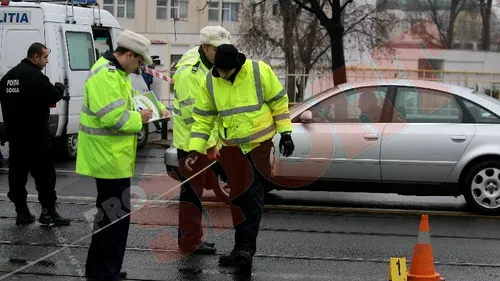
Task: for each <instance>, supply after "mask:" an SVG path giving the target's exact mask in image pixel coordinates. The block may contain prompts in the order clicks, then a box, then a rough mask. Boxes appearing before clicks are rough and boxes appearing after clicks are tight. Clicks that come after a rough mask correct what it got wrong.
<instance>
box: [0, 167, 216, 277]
mask: <svg viewBox="0 0 500 281" xmlns="http://www.w3.org/2000/svg"><path fill="white" fill-rule="evenodd" d="M215 162H216V161H214V162H212V163H211V164H210V165H208V166H206V167H205V168H203V169H202V170H200V171H199V172H197V173H196V174H194V175H192V176H191V177H189V178H188V179H186V180H185V181H183V182H181V183H179V184H178V185H176V186H175V187H174V188H172V189H171V190H169V191H167V192H165V193H163V194H162V195H160V196H159V197H158V198H162V197H163V196H165V195H167V194H169V193H170V192H172V191H174V190H175V189H176V188H177V187H179V186H181V185H183V184H185V183H186V182H188V181H190V180H191V179H192V178H194V177H196V176H197V175H199V174H200V173H201V172H203V171H205V170H206V169H208V168H210V167H211V166H212V165H213V164H215ZM147 201H148V202H153V201H155V200H147ZM146 206H147V204H145V205H142V206H140V207H139V208H137V209H136V210H134V211H132V212H129V213H127V214H126V215H124V216H123V217H121V218H119V219H117V220H115V221H113V222H111V223H110V224H108V225H106V226H105V227H103V228H100V229H99V230H97V231H95V232H92V233H90V234H89V235H87V236H84V237H83V238H80V239H78V240H77V241H75V242H73V243H71V244H69V245H65V246H64V247H62V248H61V249H59V250H57V251H55V252H53V253H50V254H48V255H46V256H43V257H41V258H39V259H37V260H35V261H33V262H31V263H29V264H27V265H25V266H22V267H20V268H18V269H16V270H14V271H12V272H9V273H7V274H5V275H4V276H2V277H0V280H3V279H5V278H7V277H9V276H12V275H14V274H16V273H18V272H19V271H21V270H24V269H26V268H28V267H30V266H33V265H35V264H37V263H39V262H41V261H43V260H44V259H47V258H50V257H51V256H53V255H55V254H57V253H59V252H61V251H62V250H64V249H66V248H68V247H69V246H74V245H75V244H76V243H78V242H80V241H83V240H85V239H87V238H89V237H90V236H92V235H94V234H97V233H99V232H100V231H102V230H104V229H106V228H108V227H110V226H112V225H113V224H115V223H117V222H119V221H120V220H122V219H124V218H126V217H128V216H130V215H132V213H134V212H137V211H139V210H140V209H142V208H144V207H146Z"/></svg>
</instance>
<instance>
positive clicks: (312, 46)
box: [239, 0, 329, 100]
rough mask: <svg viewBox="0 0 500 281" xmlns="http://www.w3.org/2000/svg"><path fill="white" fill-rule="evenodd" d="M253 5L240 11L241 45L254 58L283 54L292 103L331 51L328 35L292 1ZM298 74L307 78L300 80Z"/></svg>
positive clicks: (316, 20) (275, 0) (275, 1)
mask: <svg viewBox="0 0 500 281" xmlns="http://www.w3.org/2000/svg"><path fill="white" fill-rule="evenodd" d="M250 2H251V3H250V4H249V5H245V6H244V8H243V9H242V10H241V11H240V16H241V18H242V21H241V25H240V28H239V29H240V33H241V34H242V36H241V39H240V42H239V43H240V45H242V46H245V49H246V50H247V53H249V54H251V55H257V56H272V55H273V54H275V55H276V56H281V55H282V54H284V57H285V66H286V72H287V74H288V76H287V79H286V80H287V86H286V87H287V92H288V94H289V95H290V96H291V100H301V99H302V98H303V94H304V93H303V90H304V88H305V84H307V80H308V79H307V74H309V73H310V71H311V69H312V68H313V67H314V66H315V65H316V64H317V63H318V62H322V58H324V57H325V53H326V52H327V51H328V50H329V40H327V36H328V34H327V33H326V31H325V29H324V28H322V27H321V26H320V24H319V21H318V19H317V18H316V17H314V16H312V15H310V14H309V13H305V12H303V10H302V8H301V7H300V6H298V5H296V4H293V3H292V2H291V1H290V0H274V1H273V0H268V1H265V0H264V1H261V2H257V3H255V2H253V1H250ZM297 72H303V73H304V74H305V75H304V76H301V77H297V76H296V73H297ZM292 97H294V98H292Z"/></svg>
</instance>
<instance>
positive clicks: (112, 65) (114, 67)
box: [108, 62, 116, 72]
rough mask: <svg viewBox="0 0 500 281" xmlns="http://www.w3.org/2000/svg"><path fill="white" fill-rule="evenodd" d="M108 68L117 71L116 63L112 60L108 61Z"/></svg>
mask: <svg viewBox="0 0 500 281" xmlns="http://www.w3.org/2000/svg"><path fill="white" fill-rule="evenodd" d="M108 70H109V71H112V72H113V71H115V70H116V65H115V64H114V63H112V62H109V63H108Z"/></svg>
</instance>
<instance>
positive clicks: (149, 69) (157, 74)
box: [142, 66, 174, 84]
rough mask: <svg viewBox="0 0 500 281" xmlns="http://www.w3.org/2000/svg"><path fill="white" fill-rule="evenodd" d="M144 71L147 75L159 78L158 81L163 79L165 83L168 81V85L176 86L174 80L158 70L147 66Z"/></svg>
mask: <svg viewBox="0 0 500 281" xmlns="http://www.w3.org/2000/svg"><path fill="white" fill-rule="evenodd" d="M142 70H144V71H145V72H146V73H148V74H151V75H153V76H154V77H156V78H158V79H161V80H164V81H167V82H168V83H170V84H174V79H172V78H170V77H168V76H167V75H165V74H163V73H161V72H159V71H157V70H154V69H152V68H149V67H147V66H143V67H142Z"/></svg>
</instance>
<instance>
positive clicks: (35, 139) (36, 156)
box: [0, 43, 70, 225]
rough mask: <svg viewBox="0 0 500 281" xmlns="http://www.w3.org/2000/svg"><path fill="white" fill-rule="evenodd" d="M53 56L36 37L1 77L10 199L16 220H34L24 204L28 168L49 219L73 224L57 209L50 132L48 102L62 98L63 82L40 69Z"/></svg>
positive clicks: (0, 99)
mask: <svg viewBox="0 0 500 281" xmlns="http://www.w3.org/2000/svg"><path fill="white" fill-rule="evenodd" d="M48 62H49V50H48V49H47V47H45V46H44V45H43V44H41V43H33V44H32V45H31V46H30V47H29V49H28V54H27V58H25V59H23V60H22V61H21V62H20V63H19V64H18V65H17V66H15V67H14V68H12V69H11V70H9V71H8V72H7V73H6V74H5V75H4V76H3V77H2V79H1V80H0V103H1V104H2V113H3V118H4V125H5V131H6V135H7V136H6V137H7V141H8V142H9V150H10V152H9V162H10V166H9V193H8V197H9V199H10V200H11V201H12V202H14V204H15V207H16V212H17V218H16V224H18V225H19V224H30V223H33V222H35V217H34V216H33V215H32V214H31V213H30V211H29V209H28V205H27V204H26V198H27V194H28V193H27V192H26V182H27V180H28V173H30V174H31V175H32V176H33V178H34V179H35V184H36V190H37V191H38V199H39V200H40V204H41V205H42V213H41V215H40V217H39V218H38V221H39V222H40V223H41V224H45V225H49V224H51V225H69V224H70V220H69V219H66V218H64V217H62V216H60V215H59V213H58V212H57V211H56V200H57V195H56V191H55V187H56V172H55V169H54V163H53V158H52V157H53V154H52V140H51V135H50V133H49V114H50V106H51V105H53V104H56V103H57V102H58V101H60V100H61V99H62V98H63V94H64V89H65V87H64V85H63V84H61V83H58V82H57V83H55V85H52V84H51V83H50V81H49V78H48V77H47V76H45V75H44V74H43V73H42V70H43V68H44V67H45V66H46V65H47V63H48Z"/></svg>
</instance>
